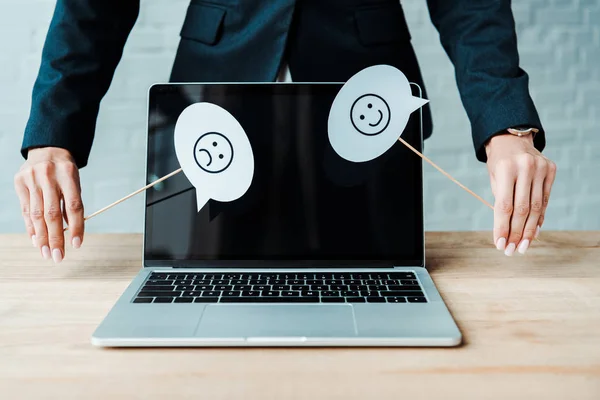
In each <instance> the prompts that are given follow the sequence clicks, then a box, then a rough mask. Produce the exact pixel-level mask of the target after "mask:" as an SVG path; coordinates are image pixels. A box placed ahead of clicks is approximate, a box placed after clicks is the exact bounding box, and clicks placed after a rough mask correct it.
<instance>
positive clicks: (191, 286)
mask: <svg viewBox="0 0 600 400" xmlns="http://www.w3.org/2000/svg"><path fill="white" fill-rule="evenodd" d="M175 289H176V290H181V291H185V290H194V285H187V286H184V285H180V286H177V287H176V288H175Z"/></svg>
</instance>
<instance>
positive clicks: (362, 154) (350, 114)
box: [327, 65, 429, 162]
mask: <svg viewBox="0 0 600 400" xmlns="http://www.w3.org/2000/svg"><path fill="white" fill-rule="evenodd" d="M428 101H429V100H426V99H422V98H419V97H415V96H413V95H412V92H411V90H410V83H409V82H408V79H407V78H406V76H405V75H404V74H403V73H402V71H400V70H399V69H397V68H395V67H392V66H390V65H375V66H372V67H368V68H365V69H363V70H361V71H359V72H358V73H356V74H355V75H354V76H352V77H351V78H350V79H349V80H348V81H347V82H346V83H345V84H344V85H343V86H342V88H341V89H340V91H339V92H338V94H337V95H336V97H335V99H334V100H333V104H332V105H331V109H330V111H329V119H328V122H327V129H328V135H329V142H330V143H331V146H332V147H333V149H334V150H335V152H336V153H337V154H338V155H339V156H340V157H342V158H344V159H346V160H348V161H352V162H364V161H370V160H373V159H375V158H377V157H379V156H380V155H382V154H383V153H385V152H386V151H387V150H389V149H390V148H391V147H392V146H393V145H394V143H396V141H397V140H398V138H399V137H400V136H401V134H402V132H403V131H404V128H406V124H407V123H408V118H409V117H410V114H411V113H412V112H414V111H416V110H418V109H419V108H421V107H422V106H424V105H425V104H427V102H428Z"/></svg>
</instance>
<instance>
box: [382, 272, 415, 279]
mask: <svg viewBox="0 0 600 400" xmlns="http://www.w3.org/2000/svg"><path fill="white" fill-rule="evenodd" d="M389 277H390V279H416V276H415V274H413V273H412V272H390V273H389Z"/></svg>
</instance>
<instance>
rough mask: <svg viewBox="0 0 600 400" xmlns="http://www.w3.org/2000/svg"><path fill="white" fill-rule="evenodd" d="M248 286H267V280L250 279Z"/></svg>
mask: <svg viewBox="0 0 600 400" xmlns="http://www.w3.org/2000/svg"><path fill="white" fill-rule="evenodd" d="M248 284H250V285H266V284H267V280H266V279H250V280H249V281H248Z"/></svg>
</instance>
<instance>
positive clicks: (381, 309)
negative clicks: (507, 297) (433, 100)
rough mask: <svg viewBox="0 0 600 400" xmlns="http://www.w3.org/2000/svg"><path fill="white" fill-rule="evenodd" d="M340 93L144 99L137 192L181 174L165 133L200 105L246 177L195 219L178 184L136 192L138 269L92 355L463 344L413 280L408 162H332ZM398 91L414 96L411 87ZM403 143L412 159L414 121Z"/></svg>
mask: <svg viewBox="0 0 600 400" xmlns="http://www.w3.org/2000/svg"><path fill="white" fill-rule="evenodd" d="M342 85H343V83H335V82H334V83H179V84H172V83H169V84H156V85H154V86H152V87H151V88H150V89H149V92H148V132H147V133H148V135H147V154H146V156H147V157H146V158H147V160H146V164H147V165H146V172H147V176H146V179H147V182H148V183H150V182H153V181H154V180H156V179H157V178H160V177H162V176H165V175H166V174H168V173H170V172H173V171H175V170H177V169H178V168H180V165H179V163H178V160H177V157H176V152H175V146H174V129H175V124H176V122H177V119H178V116H179V115H180V114H181V113H182V111H183V110H184V109H186V107H188V106H189V105H191V104H195V103H199V102H208V103H212V104H215V105H218V106H220V107H222V108H223V109H225V110H227V111H228V112H229V113H230V114H231V115H232V116H233V117H234V118H235V119H236V120H237V121H238V122H239V123H240V125H241V126H242V127H243V129H244V130H245V132H246V134H247V136H248V139H249V141H250V143H251V146H252V151H253V152H254V160H255V167H254V175H253V178H252V183H251V185H250V187H249V188H248V190H247V191H246V192H245V193H244V195H243V196H241V197H240V198H238V199H237V200H235V201H229V202H219V201H214V200H209V201H208V202H207V203H206V204H205V205H204V206H203V207H202V208H201V209H200V210H198V208H197V205H196V193H195V191H196V189H195V188H194V186H193V185H192V184H191V183H190V182H189V181H188V180H187V178H186V176H185V175H184V174H183V173H179V174H177V175H175V176H173V177H170V178H169V179H167V180H165V181H162V182H160V183H159V184H157V185H155V186H153V187H152V188H150V189H148V190H147V191H146V192H145V210H144V232H143V257H142V260H143V265H142V266H141V267H142V268H141V269H140V271H139V273H138V274H137V276H136V277H135V278H134V279H133V280H132V282H131V283H130V285H129V286H128V287H127V288H126V290H125V291H124V292H123V293H122V295H121V296H120V298H119V299H118V300H117V301H116V303H115V304H114V306H113V307H112V309H111V310H110V311H109V312H108V314H107V315H106V316H105V318H104V319H103V321H102V322H101V323H100V325H99V326H98V327H97V329H96V330H95V332H94V333H93V335H92V338H91V342H92V344H93V345H96V346H101V347H128V346H129V347H131V346H137V347H148V346H159V347H171V346H186V347H190V346H191V347H196V346H197V347H203V346H219V347H222V346H436V347H437V346H447V347H449V346H456V345H459V344H460V343H461V340H462V336H461V332H460V331H459V329H458V327H457V325H456V323H455V321H454V319H453V317H452V315H451V314H450V312H449V310H448V308H447V306H446V304H445V302H444V300H443V299H442V297H441V296H440V293H439V292H438V290H437V288H436V286H435V284H434V282H433V281H432V279H431V277H430V275H429V273H428V271H427V269H426V268H425V248H424V247H425V241H424V222H423V178H422V174H423V172H422V162H421V159H420V158H419V157H418V156H416V155H415V154H414V153H412V152H411V151H410V150H409V149H407V148H406V147H405V146H404V145H403V144H402V143H400V142H398V143H396V144H395V145H393V146H392V147H391V149H390V150H388V151H386V152H385V153H384V154H383V155H381V156H380V157H377V158H376V159H374V160H371V161H368V162H360V163H356V162H349V161H347V160H345V159H343V158H342V157H339V155H338V154H336V152H335V151H334V150H333V149H332V147H331V144H330V142H329V141H328V136H327V118H328V114H329V110H330V109H331V105H332V102H333V100H334V98H335V96H336V94H337V93H338V91H339V90H340V89H341V87H342ZM411 88H412V89H414V92H413V94H414V95H415V96H419V93H420V90H419V88H418V86H417V85H415V84H411ZM200 134H202V132H199V135H200ZM399 134H400V133H399ZM402 137H403V139H405V140H406V141H407V142H409V143H410V144H411V145H412V146H414V147H415V148H417V149H419V150H421V149H422V148H423V133H422V124H421V115H420V111H417V112H414V113H412V114H411V116H410V118H409V120H408V123H407V125H406V128H405V131H404V132H403V133H402Z"/></svg>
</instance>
